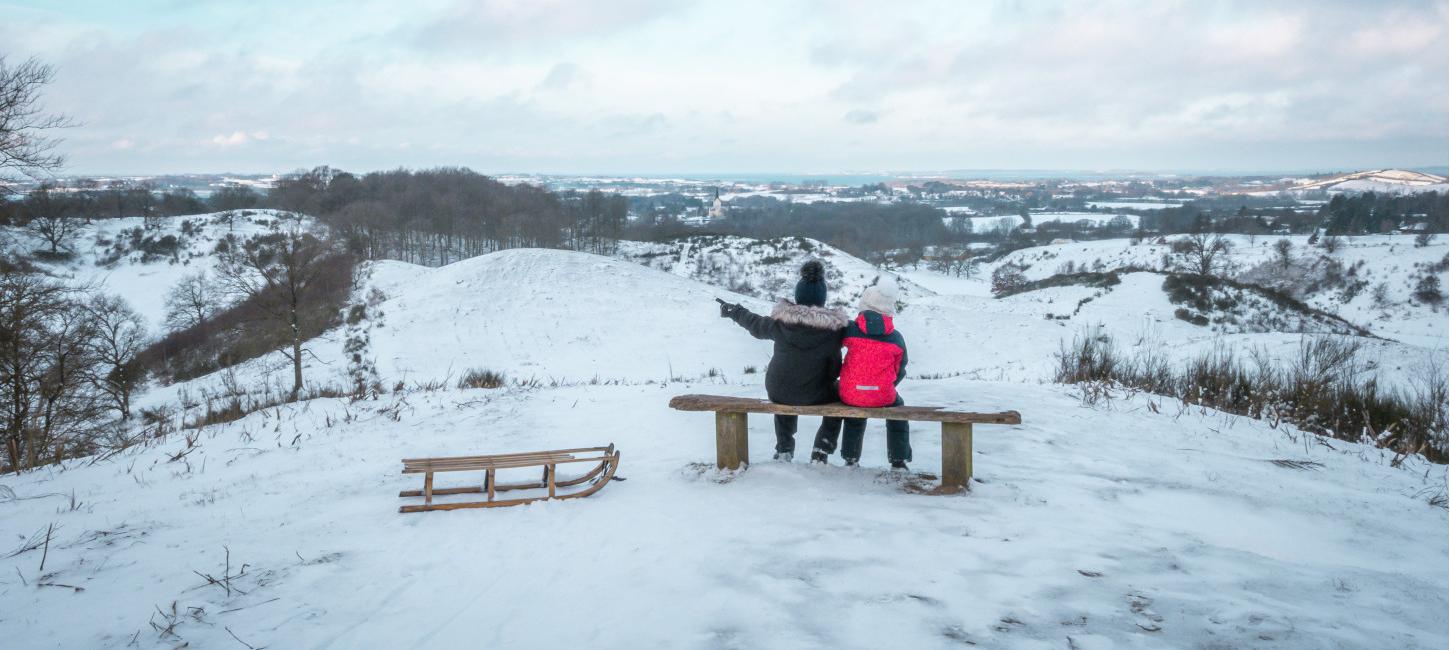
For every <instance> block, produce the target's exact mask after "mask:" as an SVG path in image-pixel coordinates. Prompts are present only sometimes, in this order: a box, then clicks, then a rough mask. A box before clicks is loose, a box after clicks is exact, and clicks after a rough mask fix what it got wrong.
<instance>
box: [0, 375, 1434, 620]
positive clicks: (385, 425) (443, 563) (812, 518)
mask: <svg viewBox="0 0 1450 650" xmlns="http://www.w3.org/2000/svg"><path fill="white" fill-rule="evenodd" d="M903 391H904V394H905V395H906V396H907V399H908V400H910V401H912V402H915V403H923V404H925V403H931V404H943V405H949V406H954V407H960V408H968V409H971V408H979V409H997V408H1003V407H1013V408H1017V409H1018V410H1020V411H1021V412H1022V414H1023V422H1024V424H1023V425H1021V426H1014V427H1006V426H1003V427H993V426H980V427H978V432H977V436H976V441H977V451H978V459H977V463H976V470H977V477H978V478H979V479H981V482H980V483H977V484H975V485H974V486H973V491H972V493H971V494H970V495H969V496H958V497H935V496H925V495H918V494H911V493H909V492H908V491H904V490H903V489H902V488H901V487H900V486H899V485H898V484H897V483H895V482H894V481H893V480H892V479H891V477H890V476H889V474H888V473H886V472H883V471H882V469H881V468H882V466H883V465H884V458H882V456H884V450H883V443H882V435H881V425H880V423H876V422H873V423H872V426H871V429H870V430H869V432H868V442H867V449H866V459H865V464H866V465H867V466H866V467H863V468H862V469H859V470H848V469H846V468H842V467H824V468H823V467H815V466H809V465H804V464H780V463H773V462H767V461H765V459H764V456H765V454H766V453H767V450H769V448H770V445H771V442H772V438H773V435H772V434H771V433H770V429H769V425H768V422H769V421H768V419H766V418H760V417H757V418H754V419H752V423H753V427H752V431H751V447H752V448H753V449H754V450H755V452H754V453H755V460H756V464H755V465H753V466H752V467H751V468H750V469H749V470H748V471H746V472H743V473H741V474H739V475H738V476H730V475H722V474H718V473H717V472H716V471H715V470H713V468H708V469H702V468H700V467H699V466H698V465H697V463H708V462H709V461H710V459H711V458H712V454H713V449H714V441H713V436H712V434H711V431H712V422H713V420H712V418H711V417H710V415H709V414H708V413H707V414H700V413H681V412H675V411H671V410H669V409H667V408H666V407H665V406H664V403H665V401H666V400H667V399H668V397H669V396H670V395H672V394H676V393H684V392H712V393H723V394H732V395H757V394H758V393H759V389H758V387H755V386H725V385H713V384H706V385H698V384H672V385H669V386H589V387H566V388H558V389H542V390H521V389H512V390H496V391H448V392H437V393H428V392H417V393H410V394H407V395H404V396H389V397H387V398H385V401H380V402H364V403H356V404H349V403H347V402H346V401H343V400H315V401H312V402H309V403H307V404H304V405H300V406H291V407H283V408H282V409H281V410H278V411H275V412H267V413H257V414H253V415H251V416H249V417H247V418H245V419H243V420H241V421H238V422H235V423H232V424H229V425H224V426H219V427H211V428H209V429H207V430H206V432H205V433H204V435H202V436H201V437H200V439H199V441H198V443H197V449H196V450H195V451H194V452H193V453H192V454H191V455H189V456H187V458H186V461H187V464H186V465H184V464H182V463H180V462H177V463H168V462H166V461H165V458H166V457H167V455H168V454H175V453H176V452H178V451H180V450H181V449H182V448H183V446H184V441H183V440H181V439H180V437H179V436H176V437H173V438H172V439H170V440H166V441H164V442H160V443H158V444H156V445H154V446H152V447H150V448H147V449H142V450H138V451H136V452H135V453H132V454H127V455H124V456H122V457H119V458H116V459H113V460H111V461H107V462H104V463H100V464H97V465H95V466H86V465H85V463H72V464H71V465H70V467H69V468H68V469H66V470H64V471H59V470H43V471H37V472H31V473H28V474H26V475H24V476H22V477H18V478H16V477H10V478H6V479H5V480H4V485H6V486H7V487H9V488H11V489H12V490H14V491H15V493H16V494H17V496H19V497H20V498H21V499H22V500H16V501H10V502H7V503H0V508H3V509H4V511H5V516H4V518H3V521H4V524H3V531H4V532H5V533H7V536H8V537H9V538H10V539H12V540H14V539H16V537H17V536H27V535H30V534H31V533H33V532H34V531H36V530H39V529H44V528H45V527H46V526H47V525H48V524H50V523H52V522H54V523H56V524H57V525H58V526H59V530H58V532H57V533H56V535H55V540H54V542H53V544H52V546H51V549H50V551H49V557H48V559H47V574H50V575H49V576H48V577H47V578H46V580H47V581H49V582H52V583H62V584H72V585H75V586H79V587H83V588H84V589H85V591H83V592H79V593H73V592H71V591H70V590H68V589H63V588H56V587H51V588H40V589H38V588H36V587H34V586H31V587H25V586H24V585H22V584H19V583H20V578H19V576H18V575H17V573H16V571H17V570H18V571H19V572H20V575H24V576H26V578H27V580H30V581H32V583H33V582H34V581H35V580H36V579H37V578H36V573H37V572H36V566H37V564H38V558H37V556H36V554H35V553H34V552H31V553H27V554H23V555H20V556H18V557H15V558H8V559H5V560H0V572H3V574H4V576H3V577H0V580H3V581H4V582H3V584H0V603H3V604H4V607H3V609H0V611H3V612H6V613H7V614H0V632H3V633H4V635H5V637H6V638H12V639H13V638H21V639H25V640H26V644H25V645H26V647H120V646H124V645H126V644H127V643H129V642H130V641H131V639H132V638H133V635H136V638H138V639H139V643H140V644H141V646H142V647H154V646H165V647H170V646H171V645H174V644H175V643H177V642H178V640H177V639H167V640H163V639H160V638H159V636H158V634H157V633H156V631H155V630H153V629H152V628H150V627H149V626H148V624H147V621H148V619H152V618H153V617H154V614H155V611H156V609H155V608H156V607H158V606H159V607H161V608H162V609H168V608H169V606H170V603H171V602H172V601H173V600H175V601H177V604H178V607H179V608H180V609H181V611H183V612H185V611H187V608H190V607H199V608H202V609H203V610H204V614H200V615H198V616H196V617H195V618H191V617H186V616H183V619H184V622H182V623H181V624H180V625H178V626H177V627H176V634H177V635H178V636H179V637H180V638H181V639H185V640H186V641H188V642H190V643H191V644H192V646H193V647H211V646H224V645H230V644H231V643H233V642H232V641H231V639H230V638H229V633H228V631H227V629H228V628H229V629H230V631H231V633H234V634H236V635H237V637H238V638H241V639H243V640H245V641H246V642H247V643H249V644H251V645H254V646H263V645H266V646H272V647H359V646H369V647H399V646H408V647H455V646H461V645H474V644H482V645H491V646H497V647H518V646H534V647H541V646H547V647H557V646H564V645H589V646H599V647H623V646H629V647H659V646H672V647H673V646H686V647H694V646H713V645H721V644H723V645H727V646H739V647H799V646H802V645H808V646H834V647H938V646H943V645H947V644H950V643H953V642H964V641H970V642H973V643H976V644H978V645H982V646H987V647H992V646H997V647H1001V646H1013V647H1061V646H1062V645H1063V644H1064V643H1065V639H1064V637H1072V638H1073V639H1074V641H1075V642H1079V644H1080V647H1092V645H1091V644H1093V643H1096V644H1100V645H1103V646H1113V647H1141V648H1150V647H1165V646H1204V645H1219V646H1224V647H1242V646H1250V645H1268V646H1272V647H1303V648H1313V647H1335V646H1346V647H1405V648H1418V647H1424V648H1433V647H1443V645H1444V643H1445V627H1446V614H1445V611H1446V605H1447V603H1446V600H1445V593H1446V573H1447V567H1446V553H1447V548H1446V537H1445V534H1444V531H1445V526H1446V523H1447V522H1446V517H1445V511H1444V510H1442V509H1438V508H1433V507H1431V506H1427V505H1426V504H1425V503H1424V501H1423V499H1422V498H1420V497H1419V496H1417V495H1418V493H1419V492H1420V491H1422V490H1424V489H1426V484H1427V479H1426V478H1425V473H1426V470H1428V473H1429V475H1430V476H1431V479H1430V480H1429V481H1428V483H1429V484H1431V485H1434V484H1435V483H1436V482H1437V481H1439V480H1441V479H1442V477H1443V467H1430V466H1426V465H1423V464H1421V463H1418V462H1414V461H1412V462H1411V463H1410V464H1409V465H1408V466H1406V467H1401V468H1391V467H1390V466H1389V463H1388V460H1389V459H1388V456H1387V455H1386V454H1384V453H1382V452H1380V451H1377V450H1373V449H1368V448H1364V447H1360V446H1357V445H1349V444H1343V443H1334V449H1332V450H1331V449H1327V448H1324V447H1321V446H1318V445H1309V446H1305V445H1304V444H1302V440H1301V441H1295V440H1293V439H1291V438H1290V437H1289V436H1290V435H1294V434H1293V432H1292V431H1289V430H1284V429H1280V430H1278V431H1274V430H1270V429H1269V427H1268V426H1267V425H1265V424H1263V423H1259V422H1252V421H1247V420H1243V419H1240V418H1234V417H1228V416H1223V415H1220V414H1216V413H1214V412H1211V411H1210V412H1200V411H1198V410H1197V409H1191V410H1189V411H1186V412H1183V413H1181V414H1178V413H1176V411H1177V410H1178V408H1179V407H1178V406H1177V405H1173V404H1161V403H1160V408H1161V410H1162V411H1163V412H1162V413H1156V414H1155V413H1153V412H1152V411H1151V410H1149V409H1148V408H1146V406H1147V402H1148V401H1149V400H1148V399H1147V398H1143V397H1137V398H1133V399H1125V400H1121V401H1118V402H1115V403H1114V404H1113V405H1112V406H1111V407H1110V408H1104V409H1096V410H1095V409H1089V408H1085V407H1083V406H1082V405H1081V403H1080V402H1079V401H1078V400H1077V399H1076V398H1075V397H1074V396H1073V395H1072V393H1071V390H1070V389H1068V388H1064V387H1056V386H1036V385H1031V384H998V383H990V382H978V381H968V380H964V379H946V380H937V381H914V380H913V381H908V382H907V383H906V384H904V385H903ZM395 400H396V401H395ZM401 404H406V406H401V407H399V406H398V405H401ZM394 409H397V410H398V411H399V412H400V413H401V414H402V415H401V419H400V420H399V421H396V422H395V421H394V420H393V419H392V418H391V417H389V416H388V415H387V414H388V413H391V412H392V411H393V410H394ZM806 420H807V422H805V423H803V424H805V425H807V426H803V427H802V428H803V429H805V430H809V429H810V428H811V427H810V426H808V425H809V424H810V421H811V420H812V419H811V418H806ZM914 433H915V435H914V436H913V444H914V448H915V455H916V458H915V462H914V463H913V465H914V467H915V468H917V469H918V470H922V471H934V470H935V468H936V467H938V466H939V461H940V454H939V444H938V440H939V435H938V433H937V431H935V428H934V427H928V426H920V427H917V428H916V429H915V431H914ZM298 434H300V436H301V437H300V438H299V439H298V440H296V441H295V442H294V441H293V438H294V436H297V435H298ZM801 435H802V436H804V435H806V434H801ZM611 441H612V442H614V443H616V444H617V445H618V446H619V448H620V449H621V451H622V456H623V463H622V466H621V471H620V474H621V475H622V476H625V477H627V478H628V480H627V481H626V482H622V483H615V484H613V485H610V486H608V487H606V488H605V489H604V490H602V491H601V492H599V493H598V494H596V495H595V496H592V497H590V498H588V499H584V500H577V501H560V502H549V503H537V504H533V505H529V506H524V507H518V508H507V509H499V510H474V511H457V512H446V513H428V514H422V515H399V514H396V512H395V511H394V509H395V507H396V506H397V505H398V503H399V499H397V498H396V497H395V496H394V495H395V494H396V493H397V491H398V490H401V489H416V487H417V486H416V483H417V482H418V479H417V477H416V476H403V475H400V474H399V473H398V468H399V464H398V459H399V458H402V457H405V456H419V455H431V454H464V453H478V452H481V451H490V452H507V451H520V450H528V449H535V448H559V447H572V446H576V445H594V444H602V443H605V442H611ZM802 442H805V440H802ZM1277 458H1290V459H1296V460H1313V461H1315V462H1319V463H1323V464H1324V467H1323V468H1322V469H1319V470H1317V471H1298V470H1293V469H1287V468H1281V467H1277V466H1275V465H1273V464H1271V463H1270V462H1268V461H1269V460H1272V459H1277ZM188 466H189V469H188ZM461 480H463V477H461V476H459V477H448V478H447V479H444V478H440V479H439V481H440V484H441V483H442V482H444V481H454V482H456V481H461ZM450 484H451V483H450ZM72 493H74V495H75V499H76V500H77V501H78V502H79V503H80V507H79V508H77V509H75V510H71V509H70V508H69V507H68V506H67V505H66V504H67V503H68V502H69V498H70V495H71V494H72ZM43 495H57V496H43ZM98 531H112V533H111V534H108V535H103V536H98V534H99V533H98ZM1306 540H1312V543H1305V542H1306ZM223 547H226V548H229V549H230V552H231V558H232V566H233V572H234V573H235V572H236V570H237V568H238V567H239V566H240V564H241V563H246V564H248V569H247V572H248V575H247V576H245V577H243V578H241V579H238V580H237V581H236V583H235V584H236V586H237V587H239V588H240V589H242V590H243V591H245V592H246V593H245V594H242V593H234V594H233V595H232V596H230V597H228V596H227V595H226V594H225V593H224V591H223V590H222V589H220V588H217V587H201V588H199V585H204V584H205V581H204V580H203V579H202V578H199V577H198V576H197V575H196V574H194V573H192V571H199V572H202V573H207V574H212V575H217V574H219V573H220V572H221V571H222V566H223V553H224V551H223ZM4 565H10V566H4ZM1083 572H1086V573H1088V574H1089V575H1084V573H1083ZM1097 574H1100V575H1097ZM274 599H275V600H274ZM77 613H83V616H80V617H76V616H75V614H77ZM62 621H64V623H62ZM1149 629H1152V630H1155V631H1148V630H1149Z"/></svg>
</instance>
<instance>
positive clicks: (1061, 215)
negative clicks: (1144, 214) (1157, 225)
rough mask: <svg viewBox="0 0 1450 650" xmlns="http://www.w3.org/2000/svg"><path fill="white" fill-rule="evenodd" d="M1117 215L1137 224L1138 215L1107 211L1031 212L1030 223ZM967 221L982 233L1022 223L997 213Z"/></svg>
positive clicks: (1099, 221) (1104, 219)
mask: <svg viewBox="0 0 1450 650" xmlns="http://www.w3.org/2000/svg"><path fill="white" fill-rule="evenodd" d="M1159 207H1163V206H1159ZM1118 217H1122V218H1124V219H1126V220H1127V221H1128V223H1130V224H1132V226H1133V227H1135V228H1136V227H1137V226H1138V215H1135V214H1112V213H1108V212H1033V213H1032V223H1034V224H1040V223H1054V222H1062V223H1077V222H1079V221H1086V222H1088V223H1091V224H1094V225H1097V226H1105V225H1107V224H1109V223H1110V222H1112V221H1113V220H1114V219H1116V218H1118ZM967 223H968V224H970V225H971V228H972V232H977V233H984V232H992V231H994V230H1000V229H1002V228H1004V227H1006V228H1016V227H1018V226H1020V225H1022V223H1023V220H1022V217H1021V216H1020V215H997V216H992V217H969V218H967ZM1008 224H1010V225H1008Z"/></svg>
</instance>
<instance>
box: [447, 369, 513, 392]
mask: <svg viewBox="0 0 1450 650" xmlns="http://www.w3.org/2000/svg"><path fill="white" fill-rule="evenodd" d="M505 383H506V379H505V377H504V374H503V373H501V372H494V371H492V370H488V369H485V368H470V369H469V370H468V372H465V373H463V376H462V377H459V378H458V387H459V388H503V387H504V384H505Z"/></svg>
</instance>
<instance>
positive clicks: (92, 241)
mask: <svg viewBox="0 0 1450 650" xmlns="http://www.w3.org/2000/svg"><path fill="white" fill-rule="evenodd" d="M286 214H288V213H284V212H278V211H274V210H242V211H238V215H243V216H237V217H236V218H235V220H233V221H231V222H230V223H228V222H227V221H226V219H225V218H224V217H225V216H226V215H225V213H220V212H217V213H208V214H194V215H186V216H179V217H158V218H156V219H154V220H153V221H154V228H153V229H152V230H148V231H147V232H146V234H147V235H148V236H152V237H156V238H161V237H165V236H167V235H171V236H175V237H177V238H178V239H180V240H181V241H182V242H183V245H182V247H181V249H180V251H179V254H178V258H177V259H176V260H171V259H166V260H163V261H152V262H142V261H141V259H140V257H141V255H140V253H139V252H137V251H130V252H129V253H128V254H127V255H126V256H124V257H123V258H121V259H120V260H117V261H115V262H113V263H110V264H104V263H103V262H105V260H104V259H103V258H102V252H103V249H104V248H105V247H103V246H99V245H97V243H96V242H97V241H102V240H103V241H116V240H118V239H119V238H120V237H121V235H122V233H123V232H124V231H129V230H132V229H135V228H142V227H143V226H144V221H143V219H142V218H141V217H123V218H119V219H98V220H96V221H94V222H92V223H90V224H87V225H86V226H85V227H83V228H82V229H81V230H80V232H79V234H78V235H77V237H76V238H75V242H74V244H73V247H74V248H75V249H76V250H78V251H81V254H79V255H77V256H76V257H75V258H74V259H72V260H70V261H68V262H62V263H46V262H41V263H40V266H42V267H43V268H45V269H46V270H47V271H49V272H51V273H53V274H55V275H57V276H59V277H62V278H64V279H66V280H67V281H68V282H69V283H71V284H73V285H75V286H92V287H95V288H97V289H99V290H102V291H106V292H109V293H115V294H118V295H121V296H123V297H124V298H125V299H126V301H127V303H129V304H130V305H131V308H132V309H134V310H136V313H138V314H140V315H141V317H142V318H143V319H145V320H146V324H147V326H148V328H149V329H150V330H151V331H152V332H153V333H155V332H159V331H160V328H161V327H162V326H163V325H164V323H165V322H166V294H167V292H168V291H170V290H171V288H172V287H174V286H176V283H177V282H179V281H180V280H181V279H182V278H184V277H186V276H188V275H191V274H194V273H198V272H204V271H209V270H211V269H213V268H215V267H216V257H215V256H213V255H211V252H212V250H213V248H214V247H215V245H216V242H217V240H219V239H222V238H224V237H226V235H227V234H235V235H236V236H237V237H239V238H241V239H246V238H247V237H250V236H252V235H256V234H260V233H264V232H267V231H268V230H270V229H271V228H272V226H273V225H274V224H275V223H276V222H277V220H278V219H279V218H282V217H284V216H285V215H286ZM183 222H191V224H193V226H195V227H197V228H198V231H196V234H194V235H192V236H186V237H183V235H182V223H183ZM307 222H309V223H310V220H307ZM9 233H10V235H11V236H12V237H13V238H14V239H16V240H17V242H18V243H19V245H20V246H22V247H24V248H27V249H36V248H41V245H40V242H39V241H38V240H36V239H34V238H33V237H32V236H31V235H30V234H29V233H27V232H25V231H23V230H18V229H12V230H10V231H9Z"/></svg>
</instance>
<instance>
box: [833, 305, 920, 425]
mask: <svg viewBox="0 0 1450 650" xmlns="http://www.w3.org/2000/svg"><path fill="white" fill-rule="evenodd" d="M842 345H845V346H846V361H845V362H844V363H843V364H842V365H841V401H842V402H844V403H846V404H849V405H851V406H864V407H881V406H891V405H892V404H893V403H895V402H896V385H897V384H899V383H901V379H902V377H905V376H906V341H905V340H903V339H902V338H901V333H900V332H897V331H896V328H895V326H894V325H892V323H891V317H890V316H886V315H884V314H880V313H877V312H874V311H863V312H861V313H860V315H858V316H856V320H854V321H852V322H851V324H850V325H848V326H846V335H845V338H844V339H843V340H842Z"/></svg>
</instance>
